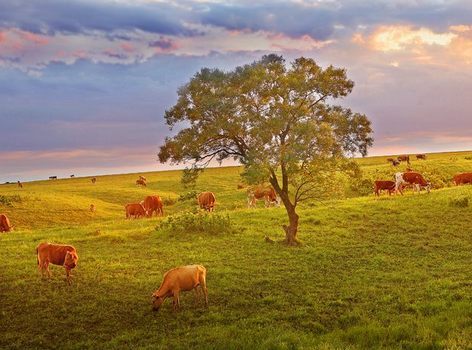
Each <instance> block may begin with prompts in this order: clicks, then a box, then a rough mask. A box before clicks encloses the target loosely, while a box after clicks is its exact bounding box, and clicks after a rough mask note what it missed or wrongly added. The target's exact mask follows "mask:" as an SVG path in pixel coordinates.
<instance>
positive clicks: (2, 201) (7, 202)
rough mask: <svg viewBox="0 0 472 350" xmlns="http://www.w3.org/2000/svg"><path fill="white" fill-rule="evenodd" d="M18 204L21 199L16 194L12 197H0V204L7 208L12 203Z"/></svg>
mask: <svg viewBox="0 0 472 350" xmlns="http://www.w3.org/2000/svg"><path fill="white" fill-rule="evenodd" d="M15 202H19V203H21V197H20V196H19V195H17V194H15V195H13V196H4V195H0V204H2V205H5V206H7V207H11V206H12V205H13V203H15Z"/></svg>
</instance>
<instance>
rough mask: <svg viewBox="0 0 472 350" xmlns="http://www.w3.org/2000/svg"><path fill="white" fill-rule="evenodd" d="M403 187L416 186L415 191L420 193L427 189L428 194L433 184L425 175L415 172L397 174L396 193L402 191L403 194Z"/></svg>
mask: <svg viewBox="0 0 472 350" xmlns="http://www.w3.org/2000/svg"><path fill="white" fill-rule="evenodd" d="M403 185H414V187H415V190H416V191H418V192H420V191H421V189H422V188H425V189H426V191H427V192H428V193H429V192H430V190H431V184H430V183H429V182H427V181H426V180H425V179H424V177H423V175H421V174H420V173H417V172H415V171H407V172H404V173H396V174H395V192H397V191H400V193H402V186H403Z"/></svg>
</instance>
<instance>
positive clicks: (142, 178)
mask: <svg viewBox="0 0 472 350" xmlns="http://www.w3.org/2000/svg"><path fill="white" fill-rule="evenodd" d="M139 179H140V180H143V181H145V182H146V181H147V180H146V178H145V177H144V176H142V175H139Z"/></svg>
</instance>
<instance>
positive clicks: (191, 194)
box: [179, 191, 198, 202]
mask: <svg viewBox="0 0 472 350" xmlns="http://www.w3.org/2000/svg"><path fill="white" fill-rule="evenodd" d="M197 194H198V193H197V191H190V192H187V193H183V194H181V195H180V196H179V201H180V202H183V201H188V200H189V199H196V198H197Z"/></svg>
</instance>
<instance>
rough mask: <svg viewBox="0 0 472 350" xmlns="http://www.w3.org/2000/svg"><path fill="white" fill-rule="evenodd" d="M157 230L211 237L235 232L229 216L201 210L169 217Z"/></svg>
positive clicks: (161, 222)
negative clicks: (202, 234)
mask: <svg viewBox="0 0 472 350" xmlns="http://www.w3.org/2000/svg"><path fill="white" fill-rule="evenodd" d="M156 230H158V231H161V230H166V231H168V232H171V233H172V234H185V233H190V234H195V233H204V234H209V235H215V234H222V233H233V232H234V229H233V225H232V222H231V220H230V218H229V216H228V215H223V214H218V213H208V212H204V211H201V210H200V211H197V212H186V213H183V214H179V215H174V216H168V217H167V218H165V219H164V220H162V221H160V222H159V225H158V226H157V227H156Z"/></svg>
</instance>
